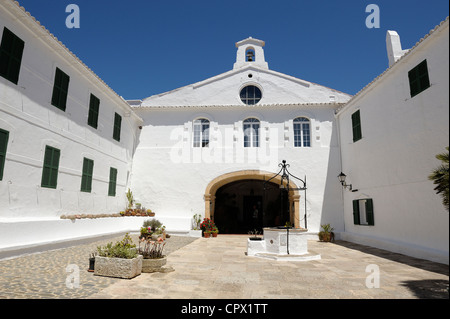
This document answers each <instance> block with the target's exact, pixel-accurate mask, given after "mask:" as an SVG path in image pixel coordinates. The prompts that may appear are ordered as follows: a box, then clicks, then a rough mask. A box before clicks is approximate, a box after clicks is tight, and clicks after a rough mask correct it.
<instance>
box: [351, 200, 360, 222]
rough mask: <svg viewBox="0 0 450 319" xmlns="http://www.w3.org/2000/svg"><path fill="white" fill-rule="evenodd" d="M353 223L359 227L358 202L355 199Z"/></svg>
mask: <svg viewBox="0 0 450 319" xmlns="http://www.w3.org/2000/svg"><path fill="white" fill-rule="evenodd" d="M353 223H354V224H355V225H359V224H360V223H361V222H360V219H359V200H357V199H355V200H354V201H353Z"/></svg>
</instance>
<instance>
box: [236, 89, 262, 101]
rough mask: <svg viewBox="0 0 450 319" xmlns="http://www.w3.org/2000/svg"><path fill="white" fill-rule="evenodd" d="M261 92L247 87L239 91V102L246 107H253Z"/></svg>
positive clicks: (259, 98)
mask: <svg viewBox="0 0 450 319" xmlns="http://www.w3.org/2000/svg"><path fill="white" fill-rule="evenodd" d="M261 96H262V95H261V90H260V89H259V88H258V87H256V86H254V85H248V86H246V87H245V88H243V89H242V90H241V94H240V97H241V101H242V102H244V103H245V104H247V105H255V104H257V103H258V102H259V100H261Z"/></svg>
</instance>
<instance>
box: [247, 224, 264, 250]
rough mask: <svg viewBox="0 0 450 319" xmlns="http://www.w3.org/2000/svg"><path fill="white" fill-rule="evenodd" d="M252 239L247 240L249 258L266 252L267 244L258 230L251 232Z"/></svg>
mask: <svg viewBox="0 0 450 319" xmlns="http://www.w3.org/2000/svg"><path fill="white" fill-rule="evenodd" d="M248 234H249V235H250V237H249V238H248V239H247V256H255V255H256V254H257V253H260V252H264V251H265V250H266V242H265V241H264V240H263V238H262V237H258V236H259V235H261V232H260V231H258V230H257V229H254V230H253V231H249V232H248Z"/></svg>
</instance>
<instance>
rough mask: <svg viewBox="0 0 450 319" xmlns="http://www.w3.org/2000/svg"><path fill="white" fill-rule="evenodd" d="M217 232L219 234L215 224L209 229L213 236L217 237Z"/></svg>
mask: <svg viewBox="0 0 450 319" xmlns="http://www.w3.org/2000/svg"><path fill="white" fill-rule="evenodd" d="M218 234H219V229H218V228H217V226H214V227H213V228H212V229H211V235H212V236H213V237H217V235H218Z"/></svg>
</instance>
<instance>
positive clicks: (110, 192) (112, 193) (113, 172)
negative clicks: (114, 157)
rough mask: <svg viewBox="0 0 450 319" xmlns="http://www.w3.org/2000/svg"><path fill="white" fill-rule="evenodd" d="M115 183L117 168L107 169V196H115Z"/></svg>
mask: <svg viewBox="0 0 450 319" xmlns="http://www.w3.org/2000/svg"><path fill="white" fill-rule="evenodd" d="M116 183H117V169H115V168H112V167H111V168H110V169H109V187H108V196H116Z"/></svg>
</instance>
